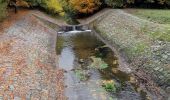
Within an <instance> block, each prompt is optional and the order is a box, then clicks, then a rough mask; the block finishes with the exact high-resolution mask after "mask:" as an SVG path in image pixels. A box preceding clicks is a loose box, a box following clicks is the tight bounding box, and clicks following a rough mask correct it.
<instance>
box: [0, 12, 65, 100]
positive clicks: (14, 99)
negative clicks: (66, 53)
mask: <svg viewBox="0 0 170 100" xmlns="http://www.w3.org/2000/svg"><path fill="white" fill-rule="evenodd" d="M32 13H33V12H30V11H22V12H19V13H18V14H17V15H14V16H12V17H9V18H8V19H7V20H6V21H4V22H3V23H1V27H3V30H1V31H0V99H3V100H7V99H9V100H26V99H28V100H56V99H58V100H64V99H65V98H64V95H63V88H64V85H63V71H62V70H60V69H59V68H58V67H57V57H56V52H55V46H56V31H54V30H53V29H51V28H49V27H48V26H46V25H45V24H44V23H42V22H41V21H40V20H39V19H37V18H36V17H35V16H33V15H32ZM36 14H37V13H36ZM1 29H2V28H1Z"/></svg>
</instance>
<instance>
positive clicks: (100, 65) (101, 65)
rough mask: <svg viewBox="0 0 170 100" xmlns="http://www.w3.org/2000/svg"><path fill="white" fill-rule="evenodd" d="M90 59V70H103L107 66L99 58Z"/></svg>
mask: <svg viewBox="0 0 170 100" xmlns="http://www.w3.org/2000/svg"><path fill="white" fill-rule="evenodd" d="M90 58H91V59H92V61H93V62H92V63H91V65H90V67H91V68H96V69H105V68H108V67H109V66H108V64H107V63H105V62H104V61H103V60H102V59H101V58H96V57H94V56H92V57H90Z"/></svg>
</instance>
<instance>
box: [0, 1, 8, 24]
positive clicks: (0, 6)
mask: <svg viewBox="0 0 170 100" xmlns="http://www.w3.org/2000/svg"><path fill="white" fill-rule="evenodd" d="M6 8H7V2H6V1H5V0H0V21H2V20H3V18H5V17H6Z"/></svg>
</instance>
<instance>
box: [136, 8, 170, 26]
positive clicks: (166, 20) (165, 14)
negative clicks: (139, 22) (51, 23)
mask: <svg viewBox="0 0 170 100" xmlns="http://www.w3.org/2000/svg"><path fill="white" fill-rule="evenodd" d="M133 13H134V14H135V15H137V16H139V17H143V18H146V19H149V20H151V21H154V22H157V23H160V24H170V10H157V9H135V10H134V12H133Z"/></svg>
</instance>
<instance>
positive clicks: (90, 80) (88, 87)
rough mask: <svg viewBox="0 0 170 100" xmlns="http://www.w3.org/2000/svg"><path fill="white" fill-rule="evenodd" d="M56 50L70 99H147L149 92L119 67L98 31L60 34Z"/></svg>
mask: <svg viewBox="0 0 170 100" xmlns="http://www.w3.org/2000/svg"><path fill="white" fill-rule="evenodd" d="M56 51H57V56H58V57H59V67H60V68H62V69H64V70H65V74H64V75H65V86H66V88H65V95H66V96H67V97H68V100H147V99H146V98H147V93H145V92H143V90H141V89H140V88H139V87H138V86H136V85H134V84H133V83H132V82H131V80H134V79H133V77H131V75H130V74H127V73H124V72H122V71H120V70H119V68H118V67H119V64H118V61H117V57H116V56H115V55H114V52H113V51H112V50H111V49H110V48H108V47H107V45H105V43H104V42H102V41H101V40H100V39H99V38H98V37H97V36H96V35H95V34H93V33H91V32H80V33H68V32H67V33H62V34H58V38H57V47H56Z"/></svg>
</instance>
